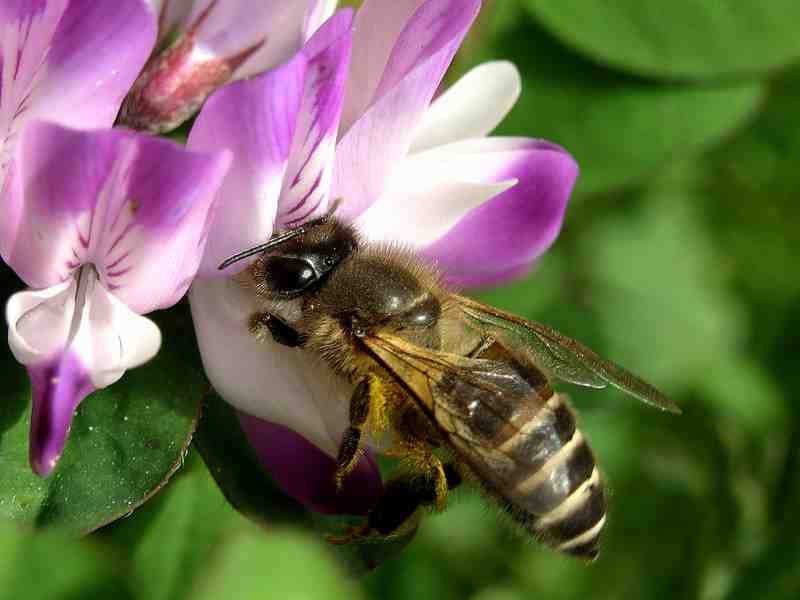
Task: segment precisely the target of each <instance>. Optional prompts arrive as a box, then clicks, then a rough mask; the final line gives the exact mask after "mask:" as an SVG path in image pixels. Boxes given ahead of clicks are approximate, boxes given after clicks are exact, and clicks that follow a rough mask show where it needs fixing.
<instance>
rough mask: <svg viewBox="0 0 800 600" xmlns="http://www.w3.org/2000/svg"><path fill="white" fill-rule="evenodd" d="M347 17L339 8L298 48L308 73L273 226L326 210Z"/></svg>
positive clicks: (346, 47)
mask: <svg viewBox="0 0 800 600" xmlns="http://www.w3.org/2000/svg"><path fill="white" fill-rule="evenodd" d="M352 20H353V14H352V11H350V10H343V11H340V12H339V13H338V14H336V15H335V16H334V17H333V18H331V19H330V20H328V21H327V22H326V23H325V24H324V25H323V26H322V28H321V29H320V30H319V31H318V32H317V33H316V34H315V35H314V36H313V37H312V38H311V39H310V40H309V42H308V44H306V46H305V48H304V49H303V53H304V54H305V55H306V56H307V57H308V58H309V61H308V71H307V74H306V81H305V87H304V90H303V99H302V101H301V105H300V111H299V112H298V115H297V127H296V129H295V133H294V139H293V141H292V149H291V151H290V153H289V163H288V167H287V169H286V174H285V175H284V180H283V191H282V192H281V197H280V200H279V202H278V224H279V226H292V225H295V224H297V223H301V222H303V221H306V220H307V219H310V218H313V217H314V216H316V215H318V214H320V213H321V212H324V211H325V210H326V208H327V205H328V199H329V195H330V182H331V176H332V172H333V152H334V148H335V145H336V134H337V131H338V128H339V117H340V115H341V111H342V99H343V97H344V82H345V78H346V76H347V66H348V63H349V60H350V45H351V26H352Z"/></svg>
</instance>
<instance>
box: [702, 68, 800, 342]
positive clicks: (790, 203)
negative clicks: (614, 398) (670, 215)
mask: <svg viewBox="0 0 800 600" xmlns="http://www.w3.org/2000/svg"><path fill="white" fill-rule="evenodd" d="M798 97H800V69H794V70H793V71H790V72H788V73H786V74H785V75H784V76H783V77H781V78H780V79H778V80H776V81H775V82H773V84H772V85H771V86H770V93H769V96H768V97H767V102H766V104H765V106H764V110H763V111H762V112H761V113H760V114H759V116H758V118H757V119H756V120H755V121H754V122H753V123H752V125H751V126H750V127H748V128H747V129H745V130H743V131H741V132H740V133H739V134H738V135H736V136H735V137H734V138H733V139H732V140H731V143H729V144H727V145H725V146H723V147H721V148H719V149H717V150H716V151H715V152H713V153H711V154H710V155H709V156H708V157H707V158H706V159H705V160H704V161H703V163H702V167H703V168H704V169H705V170H706V171H705V173H704V175H705V183H706V185H705V188H704V189H703V192H704V194H705V195H706V196H707V197H708V198H709V199H710V200H711V202H709V210H710V212H711V213H712V215H713V220H714V223H715V225H716V231H715V233H716V234H717V236H718V238H719V243H720V245H721V246H722V247H724V248H726V249H727V254H728V256H729V259H730V260H732V261H733V266H734V267H735V270H734V274H735V277H736V279H737V280H738V283H739V284H740V285H741V286H742V287H743V288H745V289H746V290H747V292H748V294H749V295H750V296H751V297H753V298H754V299H755V298H757V299H758V300H757V301H758V302H759V304H760V306H762V307H764V308H767V305H768V306H769V307H774V308H775V309H779V310H780V309H781V308H783V307H791V306H795V305H796V303H797V298H798V296H800V277H794V276H792V275H791V271H792V269H793V268H794V264H795V262H796V260H797V249H798V248H800V228H799V227H792V226H787V224H794V223H798V222H800V203H798V202H797V190H798V189H800V169H798V168H797V165H798V164H800V111H798V106H797V99H798ZM773 335H775V336H782V335H783V331H781V330H780V328H778V329H776V330H775V331H774V332H773Z"/></svg>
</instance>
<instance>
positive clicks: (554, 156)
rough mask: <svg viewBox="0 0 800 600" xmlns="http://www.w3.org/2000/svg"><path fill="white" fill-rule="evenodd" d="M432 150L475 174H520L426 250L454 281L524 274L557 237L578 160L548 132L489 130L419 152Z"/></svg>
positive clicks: (433, 156) (438, 160)
mask: <svg viewBox="0 0 800 600" xmlns="http://www.w3.org/2000/svg"><path fill="white" fill-rule="evenodd" d="M426 154H427V155H428V157H429V158H430V160H432V161H434V163H435V164H447V165H448V166H447V167H446V168H449V169H454V170H459V171H461V172H462V173H463V174H464V176H468V177H469V178H470V179H472V180H475V179H480V180H483V181H485V182H499V181H507V180H508V179H511V178H513V179H516V180H518V183H517V185H515V186H514V187H512V188H510V189H509V190H507V191H505V192H503V193H501V194H498V195H497V196H495V197H493V198H492V199H491V200H489V201H488V202H486V203H484V204H482V205H481V206H479V207H477V208H474V209H472V210H471V211H470V212H469V213H468V214H467V215H466V216H465V217H464V218H462V219H461V220H460V221H459V222H458V223H457V224H456V225H455V226H454V227H453V228H452V229H450V230H449V231H448V232H447V233H446V234H445V235H443V236H442V237H440V238H439V239H438V240H436V241H434V242H433V243H431V244H430V245H428V246H427V247H426V248H424V249H423V250H422V252H423V254H424V255H425V256H427V257H428V258H430V259H431V260H433V261H435V262H436V263H437V264H438V265H439V267H440V268H441V269H442V270H443V271H444V272H445V274H446V276H447V278H448V279H449V280H450V281H451V282H452V283H454V284H455V285H459V286H465V287H473V286H481V285H490V284H494V283H498V282H501V281H505V280H507V279H509V278H512V277H516V276H519V275H522V274H524V272H525V270H526V269H527V268H528V267H529V266H530V265H531V263H532V262H533V261H535V260H536V259H537V258H538V257H539V256H540V255H541V254H542V253H543V252H544V251H545V250H547V248H549V247H550V245H551V244H552V243H553V241H554V240H555V238H556V236H557V235H558V232H559V231H560V229H561V223H562V221H563V218H564V212H565V210H566V205H567V201H568V200H569V196H570V194H571V192H572V188H573V186H574V184H575V179H576V177H577V175H578V166H577V164H576V163H575V161H574V160H573V158H572V157H571V156H570V155H569V154H568V153H567V152H566V151H564V150H563V149H562V148H560V147H559V146H556V145H555V144H552V143H550V142H545V141H542V140H530V139H523V138H483V139H478V140H467V141H463V142H457V143H455V144H450V145H448V146H443V147H441V148H437V149H434V150H430V151H428V152H427V153H423V154H421V155H419V158H420V159H421V158H422V157H423V156H425V155H426ZM448 161H449V162H448Z"/></svg>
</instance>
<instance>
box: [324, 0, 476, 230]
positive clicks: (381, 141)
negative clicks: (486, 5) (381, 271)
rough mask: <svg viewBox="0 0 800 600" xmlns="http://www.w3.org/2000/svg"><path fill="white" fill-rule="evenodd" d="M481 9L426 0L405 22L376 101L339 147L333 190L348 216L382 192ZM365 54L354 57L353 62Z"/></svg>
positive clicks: (465, 0) (471, 1)
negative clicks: (341, 200) (341, 199)
mask: <svg viewBox="0 0 800 600" xmlns="http://www.w3.org/2000/svg"><path fill="white" fill-rule="evenodd" d="M479 6H480V3H479V1H478V0H428V1H427V2H425V3H424V4H423V5H422V6H421V7H420V8H419V9H418V10H417V11H416V12H415V13H414V14H413V16H412V17H411V18H410V19H409V21H408V22H407V23H406V25H405V27H404V28H403V30H402V32H401V33H400V36H399V38H398V40H397V43H396V44H395V45H394V47H393V49H392V52H391V54H390V56H389V59H388V61H387V63H386V67H385V69H384V71H383V75H382V77H381V80H380V82H379V83H378V85H377V88H376V91H375V95H374V98H375V99H374V100H373V101H372V103H371V104H370V106H369V107H368V108H367V109H366V112H365V113H364V114H363V115H361V116H360V117H359V118H358V119H357V120H356V121H355V123H354V124H353V126H352V127H351V128H350V129H349V130H348V131H347V133H345V134H344V137H343V138H342V139H341V141H340V142H339V144H338V145H337V148H336V166H335V171H334V183H333V188H334V196H335V197H341V198H343V199H344V200H345V202H344V203H343V204H342V207H341V209H340V211H341V214H342V216H343V217H344V218H348V219H354V218H355V217H357V216H358V215H359V214H361V213H362V212H363V211H364V210H366V208H367V207H368V206H369V205H370V204H371V203H372V202H373V201H374V200H375V199H377V198H378V197H379V196H380V195H381V194H382V193H383V191H384V189H385V188H386V185H387V183H388V180H389V177H390V175H391V173H392V169H393V167H394V165H395V164H396V163H397V162H398V161H399V160H400V159H401V158H402V157H404V156H405V155H406V153H407V152H408V150H409V148H410V146H411V141H412V136H413V132H414V130H415V129H416V128H417V126H418V124H419V122H420V120H421V119H422V116H423V114H424V113H425V110H426V109H427V108H428V105H429V104H430V101H431V98H433V95H434V93H435V92H436V89H437V88H438V86H439V83H440V82H441V80H442V77H443V76H444V73H445V71H446V70H447V67H448V66H449V65H450V62H451V60H452V58H453V55H454V54H455V52H456V50H457V49H458V47H459V46H460V45H461V41H462V40H463V38H464V36H465V35H466V32H467V30H468V29H469V27H470V25H471V24H472V21H473V20H474V19H475V17H476V15H477V13H478V9H479ZM362 56H363V55H360V54H358V53H354V61H358V60H363V58H362Z"/></svg>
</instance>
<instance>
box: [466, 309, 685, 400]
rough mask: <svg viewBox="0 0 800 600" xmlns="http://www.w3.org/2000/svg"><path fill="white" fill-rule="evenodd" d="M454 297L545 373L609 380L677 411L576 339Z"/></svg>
mask: <svg viewBox="0 0 800 600" xmlns="http://www.w3.org/2000/svg"><path fill="white" fill-rule="evenodd" d="M455 299H456V300H457V301H458V303H459V305H460V308H461V310H462V312H463V313H464V315H465V316H466V318H467V320H468V321H469V322H471V323H472V324H473V325H476V326H477V327H478V328H479V329H481V330H482V331H484V332H486V333H489V334H495V335H497V336H498V337H500V338H501V339H505V340H506V342H507V345H508V346H509V347H511V348H513V349H515V350H517V351H518V352H523V353H525V354H527V355H528V358H529V359H530V360H531V361H532V362H533V363H534V364H536V365H537V366H539V367H541V368H542V369H543V370H544V371H545V372H547V373H548V374H549V375H551V376H553V377H556V378H558V379H561V380H563V381H567V382H569V383H576V384H578V385H583V386H587V387H593V388H604V387H607V386H608V384H611V385H613V386H614V387H616V388H618V389H620V390H622V391H623V392H625V393H627V394H630V395H631V396H633V397H634V398H638V399H639V400H641V401H642V402H644V403H646V404H650V405H651V406H655V407H656V408H660V409H662V410H667V411H669V412H673V413H680V412H681V409H680V407H678V405H677V404H675V403H674V402H672V401H671V400H670V399H669V398H667V397H666V396H664V394H662V393H661V392H659V391H658V390H657V389H656V388H654V387H653V386H651V385H650V384H649V383H647V382H646V381H643V380H641V379H639V378H638V377H637V376H636V375H634V374H633V373H630V372H629V371H626V370H625V369H623V368H622V367H620V366H619V365H617V364H615V363H613V362H611V361H609V360H606V359H604V358H602V357H601V356H598V355H597V354H596V353H595V352H594V351H592V350H591V349H589V348H587V347H586V346H584V345H583V344H581V343H580V342H577V341H575V340H573V339H571V338H568V337H567V336H565V335H562V334H560V333H559V332H557V331H556V330H554V329H551V328H550V327H547V326H546V325H542V324H541V323H537V322H535V321H526V320H524V319H521V318H519V317H517V316H516V315H512V314H510V313H507V312H503V311H501V310H497V309H496V308H493V307H491V306H486V305H484V304H481V303H480V302H476V301H475V300H472V299H470V298H466V297H464V296H456V297H455ZM509 341H510V342H512V343H508V342H509Z"/></svg>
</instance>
